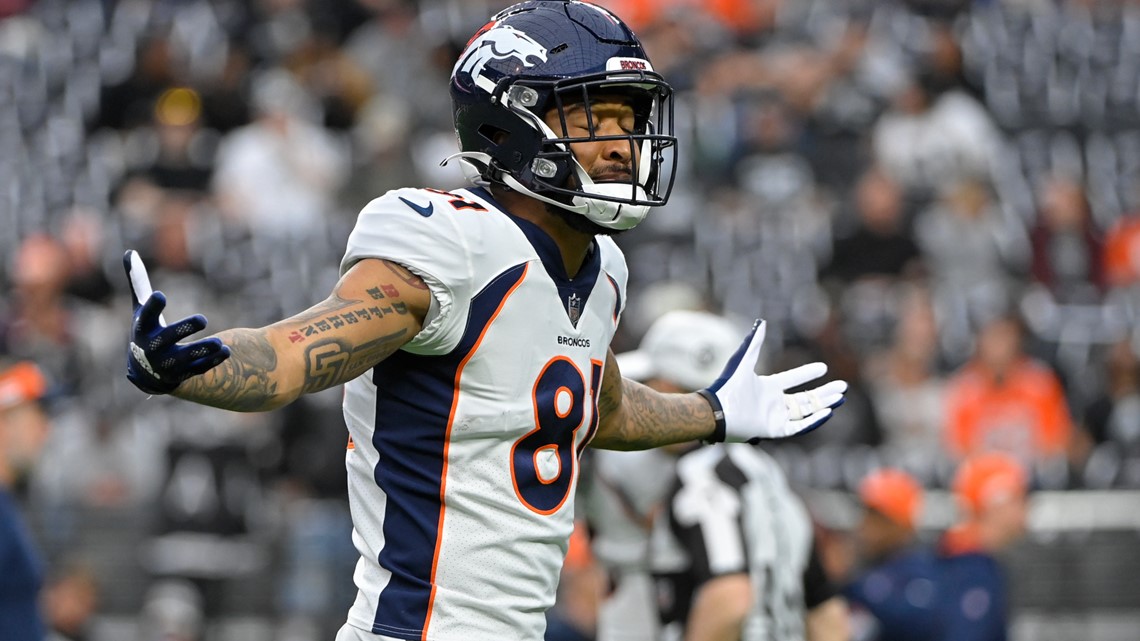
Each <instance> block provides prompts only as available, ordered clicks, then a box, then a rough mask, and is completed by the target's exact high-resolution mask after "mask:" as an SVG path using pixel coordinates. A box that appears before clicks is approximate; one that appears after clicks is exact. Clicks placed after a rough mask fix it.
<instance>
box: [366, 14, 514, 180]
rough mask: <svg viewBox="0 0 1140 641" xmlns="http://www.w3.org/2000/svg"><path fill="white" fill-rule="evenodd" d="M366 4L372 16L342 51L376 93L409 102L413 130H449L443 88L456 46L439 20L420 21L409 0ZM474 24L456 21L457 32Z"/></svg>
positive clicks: (447, 101) (448, 101)
mask: <svg viewBox="0 0 1140 641" xmlns="http://www.w3.org/2000/svg"><path fill="white" fill-rule="evenodd" d="M506 4H509V3H506ZM506 4H503V6H506ZM366 6H367V7H368V8H369V9H370V10H371V11H372V12H373V15H374V17H373V18H372V19H371V20H369V21H368V22H366V23H364V24H362V25H360V26H359V27H357V28H356V30H355V31H353V32H352V34H351V35H350V36H349V37H348V40H347V42H345V43H344V51H345V53H346V54H347V55H348V57H349V58H350V59H351V60H353V61H354V62H355V64H356V66H357V67H359V68H360V69H363V70H364V71H365V73H367V74H368V76H369V77H370V79H371V83H372V86H373V87H374V88H375V90H376V91H377V92H378V94H380V95H387V96H394V97H396V98H398V99H400V100H403V101H406V102H407V104H409V105H412V106H413V109H412V114H411V115H412V123H411V127H412V130H413V131H418V130H419V129H420V128H432V129H436V130H445V131H447V130H450V129H451V101H450V100H449V99H448V96H447V89H446V87H447V82H448V77H449V75H450V73H451V67H452V65H454V64H455V59H456V57H457V54H458V51H457V50H454V49H452V46H451V45H450V43H448V42H447V40H446V36H447V35H448V34H447V33H446V32H441V31H440V29H441V28H442V27H443V25H440V24H436V25H433V24H431V23H426V22H425V21H424V20H421V18H420V15H419V10H418V3H416V2H413V1H412V0H370V1H369V2H368V3H366ZM476 27H478V24H474V25H462V27H461V28H459V29H458V31H461V32H463V33H468V31H469V28H470V29H475V28H476ZM436 162H438V159H437V161H436Z"/></svg>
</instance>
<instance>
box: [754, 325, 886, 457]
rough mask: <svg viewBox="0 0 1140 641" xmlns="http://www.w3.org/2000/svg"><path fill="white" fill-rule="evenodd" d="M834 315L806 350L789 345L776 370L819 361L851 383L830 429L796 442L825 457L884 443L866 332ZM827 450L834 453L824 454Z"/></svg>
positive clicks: (797, 439)
mask: <svg viewBox="0 0 1140 641" xmlns="http://www.w3.org/2000/svg"><path fill="white" fill-rule="evenodd" d="M830 311H831V314H830V315H829V316H828V319H827V321H826V322H825V323H824V324H823V327H822V328H821V329H820V331H819V333H818V334H816V335H815V336H811V337H809V338H807V339H806V340H805V341H804V344H803V345H802V346H800V345H794V346H793V345H788V346H787V347H785V349H784V350H783V352H782V353H781V355H780V357H779V359H778V360H777V361H776V363H777V365H776V369H783V368H784V367H785V366H787V367H791V366H793V363H796V362H804V361H814V360H819V361H821V362H824V363H827V368H828V373H829V375H831V376H834V377H836V378H838V379H841V380H844V381H847V385H848V387H847V393H846V394H845V398H846V400H845V401H844V402H843V411H842V412H836V413H835V416H832V417H831V418H830V419H829V420H828V426H827V427H828V429H827V430H816V431H813V432H810V433H808V434H802V435H800V436H798V437H796V439H795V441H794V442H795V443H796V445H798V446H800V447H803V448H805V449H807V450H813V451H815V452H816V453H817V454H818V455H819V456H821V457H827V456H830V455H831V454H840V455H841V454H843V453H844V452H845V451H848V450H849V449H850V448H851V447H853V446H856V445H868V446H873V447H877V446H879V445H881V444H882V442H883V428H882V425H880V423H879V415H880V414H881V412H880V411H879V410H878V408H876V407H875V399H874V398H873V396H872V395H871V393H870V389H869V388H868V385H869V381H868V379H867V378H866V377H865V376H864V373H863V369H862V367H861V361H862V353H863V352H862V350H864V349H866V348H867V344H866V343H860V342H858V341H859V340H860V339H861V338H862V339H865V337H860V336H859V333H860V332H861V331H863V328H862V327H861V326H859V325H856V324H854V323H851V322H847V323H846V324H844V323H845V319H844V317H843V315H841V314H839V313H837V311H838V310H837V309H834V308H833V309H831V310H830ZM848 320H850V319H848ZM804 352H806V353H807V355H805V353H804ZM825 447H826V449H828V450H830V453H829V452H821V451H820V449H821V448H825ZM828 467H832V469H833V470H836V469H837V468H838V466H830V465H829V466H828Z"/></svg>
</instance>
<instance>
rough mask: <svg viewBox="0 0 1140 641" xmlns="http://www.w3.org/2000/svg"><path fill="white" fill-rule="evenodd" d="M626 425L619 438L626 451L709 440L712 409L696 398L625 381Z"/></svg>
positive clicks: (623, 384)
mask: <svg viewBox="0 0 1140 641" xmlns="http://www.w3.org/2000/svg"><path fill="white" fill-rule="evenodd" d="M622 405H623V406H624V410H625V411H624V416H625V423H624V425H622V429H621V432H620V434H618V435H616V436H617V437H618V439H619V440H620V442H621V443H622V449H638V450H640V449H648V448H651V447H658V446H661V445H668V444H670V443H681V442H684V441H692V440H696V439H699V438H704V437H706V436H708V434H709V432H711V431H712V428H713V418H712V409H711V408H709V404H708V402H707V401H705V400H704V399H703V398H701V397H700V396H697V395H695V394H662V393H660V392H657V391H654V390H652V389H650V388H648V387H646V386H645V385H642V384H641V383H637V382H635V381H631V380H628V379H626V380H623V381H622Z"/></svg>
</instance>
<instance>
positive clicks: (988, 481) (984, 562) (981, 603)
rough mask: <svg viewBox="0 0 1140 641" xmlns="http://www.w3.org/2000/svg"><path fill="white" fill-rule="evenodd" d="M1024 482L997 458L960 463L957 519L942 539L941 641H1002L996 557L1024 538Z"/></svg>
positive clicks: (1011, 464) (1016, 466)
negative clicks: (942, 595) (956, 640)
mask: <svg viewBox="0 0 1140 641" xmlns="http://www.w3.org/2000/svg"><path fill="white" fill-rule="evenodd" d="M1028 490H1029V477H1028V474H1027V473H1026V471H1025V468H1024V467H1022V465H1021V464H1020V463H1019V462H1018V461H1017V459H1015V458H1013V457H1012V456H1009V455H1007V454H1001V453H996V452H991V453H985V454H979V455H976V456H973V457H970V458H968V459H966V460H965V461H963V462H962V464H961V465H960V466H959V467H958V470H957V472H956V473H955V476H954V483H953V491H954V497H955V499H957V501H958V506H959V510H960V518H959V520H958V523H957V524H955V525H954V526H953V527H952V528H950V530H948V531H947V532H946V534H945V535H944V536H943V537H942V541H941V542H940V545H939V552H940V554H941V557H942V572H941V584H940V586H939V587H940V591H942V592H943V593H944V594H945V596H944V597H943V598H942V599H941V600H942V603H943V616H942V626H943V630H944V632H943V635H944V636H943V638H945V639H947V640H950V639H969V640H970V641H1005V639H1006V638H1007V636H1008V622H1007V613H1006V604H1007V594H1006V581H1005V573H1004V571H1003V570H1002V568H1001V565H1000V564H999V563H998V560H997V559H996V558H995V554H997V553H998V552H999V551H1001V550H1003V549H1005V548H1006V547H1008V546H1009V545H1010V544H1011V543H1013V542H1015V541H1016V540H1017V539H1019V538H1021V536H1022V535H1023V534H1024V533H1025V525H1026V515H1027V505H1028V503H1027V498H1028Z"/></svg>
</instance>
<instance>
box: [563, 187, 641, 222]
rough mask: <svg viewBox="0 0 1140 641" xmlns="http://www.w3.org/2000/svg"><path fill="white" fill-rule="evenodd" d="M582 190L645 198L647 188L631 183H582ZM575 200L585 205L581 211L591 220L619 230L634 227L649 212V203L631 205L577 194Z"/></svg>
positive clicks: (624, 197) (614, 196) (598, 193)
mask: <svg viewBox="0 0 1140 641" xmlns="http://www.w3.org/2000/svg"><path fill="white" fill-rule="evenodd" d="M582 191H583V192H585V193H586V194H597V195H599V196H608V197H611V198H623V199H629V200H645V189H643V188H642V187H641V185H630V184H629V183H590V184H587V185H582ZM631 196H632V197H631ZM574 202H575V204H580V205H583V206H585V211H582V212H579V213H581V214H582V215H583V216H585V217H586V218H589V219H590V221H591V222H593V223H595V224H597V225H601V226H602V227H605V228H606V229H613V230H617V231H622V230H626V229H632V228H633V227H635V226H636V225H637V224H638V223H640V222H641V221H642V220H644V219H645V215H646V214H647V213H649V205H631V204H630V203H628V202H614V201H612V200H601V199H597V198H589V197H586V196H576V197H575V198H574Z"/></svg>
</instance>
